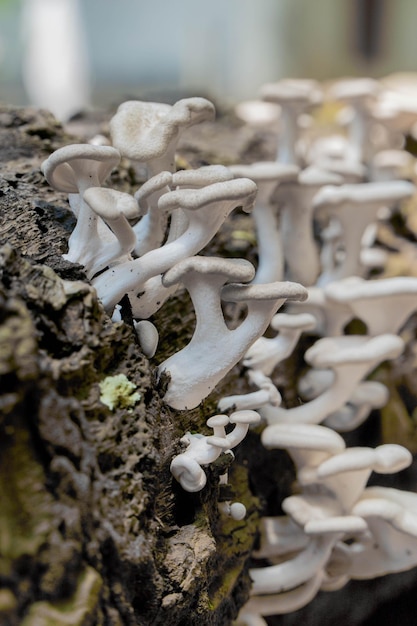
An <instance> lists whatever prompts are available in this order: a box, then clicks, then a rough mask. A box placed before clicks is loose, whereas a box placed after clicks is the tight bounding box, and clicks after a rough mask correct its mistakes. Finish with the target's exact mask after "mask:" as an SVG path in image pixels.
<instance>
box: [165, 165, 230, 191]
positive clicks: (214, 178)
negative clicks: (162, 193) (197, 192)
mask: <svg viewBox="0 0 417 626" xmlns="http://www.w3.org/2000/svg"><path fill="white" fill-rule="evenodd" d="M232 178H233V174H232V172H231V171H230V169H229V168H228V167H226V166H225V165H203V166H202V167H198V168H196V169H190V170H178V172H174V174H172V186H173V187H187V188H190V189H191V188H193V187H197V188H198V187H204V186H205V185H212V184H213V183H220V182H223V181H226V180H231V179H232Z"/></svg>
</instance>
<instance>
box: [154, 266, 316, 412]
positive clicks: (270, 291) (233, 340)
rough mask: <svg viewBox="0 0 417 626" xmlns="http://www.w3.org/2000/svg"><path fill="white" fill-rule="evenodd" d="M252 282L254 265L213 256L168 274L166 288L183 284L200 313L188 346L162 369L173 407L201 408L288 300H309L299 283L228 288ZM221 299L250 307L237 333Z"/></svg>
mask: <svg viewBox="0 0 417 626" xmlns="http://www.w3.org/2000/svg"><path fill="white" fill-rule="evenodd" d="M252 278H253V266H252V265H251V264H250V263H248V262H246V261H243V260H239V259H219V258H214V257H213V258H212V257H193V258H189V259H185V260H183V261H181V262H180V263H178V264H177V265H176V266H174V267H173V268H172V269H171V270H170V271H168V272H167V273H166V274H165V275H164V277H163V284H164V285H165V286H167V287H169V286H170V285H172V284H175V283H179V282H182V284H183V285H184V286H185V287H186V289H187V290H188V292H189V294H190V296H191V299H192V302H193V305H194V309H195V314H196V327H195V331H194V334H193V336H192V338H191V341H190V343H189V344H188V345H187V346H186V347H185V348H183V349H182V350H180V352H177V353H176V354H174V355H172V356H171V357H169V358H168V359H167V360H166V361H164V362H163V363H162V364H161V365H160V366H159V369H158V374H159V376H161V374H162V373H163V372H166V373H167V374H169V375H170V382H169V383H168V387H167V391H166V393H165V396H164V399H165V401H166V402H167V403H168V404H169V405H170V406H172V407H173V408H175V409H179V410H183V409H190V408H193V407H195V406H197V405H198V404H199V403H200V402H201V400H202V399H203V398H205V397H206V396H207V395H208V394H209V393H210V392H211V391H212V390H213V389H214V387H215V386H216V384H217V383H218V382H219V381H220V380H221V378H223V377H224V376H225V375H226V373H227V372H228V371H229V370H230V369H231V368H232V367H233V366H234V365H235V364H236V363H237V362H238V361H239V360H240V359H241V358H242V356H243V354H244V353H245V351H246V350H247V348H248V346H249V345H250V344H251V343H252V342H253V341H255V339H257V338H258V337H259V336H260V335H261V334H262V333H263V332H264V331H265V329H266V328H267V326H268V324H269V322H270V319H271V317H272V315H273V314H274V313H275V312H276V310H277V309H278V308H279V307H280V306H282V304H283V303H284V302H285V301H286V300H287V299H293V298H303V297H305V289H304V288H303V287H301V285H297V284H295V283H272V284H269V285H250V286H245V285H242V284H236V285H227V286H225V287H224V285H225V283H227V282H232V281H238V280H239V281H242V280H243V281H248V280H251V279H252ZM221 299H223V300H226V301H233V302H236V301H245V302H247V303H248V314H247V316H246V318H245V320H244V321H243V322H242V323H241V324H240V326H238V327H237V328H235V329H233V330H231V329H229V328H228V327H227V325H226V323H225V320H224V316H223V312H222V309H221Z"/></svg>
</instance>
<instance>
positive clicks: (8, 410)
mask: <svg viewBox="0 0 417 626" xmlns="http://www.w3.org/2000/svg"><path fill="white" fill-rule="evenodd" d="M106 119H108V118H105V119H104V121H103V122H100V123H99V122H97V119H96V118H94V119H93V120H92V121H91V120H90V121H89V120H87V122H86V121H85V118H84V119H80V120H78V122H77V124H76V122H75V121H74V122H73V124H72V129H73V130H75V129H76V131H77V133H78V135H77V136H69V135H68V134H67V133H66V132H64V130H63V129H62V127H61V126H60V125H59V124H57V123H56V121H55V120H54V119H53V118H52V117H51V116H50V115H49V114H48V113H46V112H42V111H37V110H31V109H19V110H15V109H11V108H7V107H3V108H0V168H1V169H0V245H1V248H0V278H1V280H0V623H1V624H2V625H3V624H4V625H5V626H6V625H7V626H15V625H17V624H22V625H23V626H52V625H53V626H60V625H64V624H66V625H68V624H71V625H73V626H92V625H95V624H97V625H100V624H103V625H122V624H123V625H129V626H130V625H132V626H133V625H137V624H139V625H141V626H142V625H143V626H147V625H151V624H152V625H155V626H158V625H160V624H164V625H175V626H192V625H194V624H198V625H199V626H204V625H213V626H217V625H218V626H226V625H227V624H230V623H231V621H232V620H233V619H234V618H235V617H236V614H237V611H238V609H239V608H240V607H241V606H242V604H243V603H244V601H245V599H246V598H247V595H248V591H249V584H250V581H249V577H248V574H247V570H248V563H249V555H250V550H251V548H252V545H253V544H254V542H255V541H256V529H257V521H258V518H259V515H260V512H261V511H264V512H268V514H269V515H274V514H278V513H279V512H280V502H281V501H282V498H283V497H285V496H286V495H288V494H289V493H290V489H291V481H292V479H293V473H292V468H291V464H290V463H289V461H288V458H287V456H286V455H285V453H282V452H280V451H270V452H267V451H265V450H263V449H262V447H261V446H260V444H259V436H258V434H257V433H256V432H253V433H251V434H250V436H249V437H248V441H247V444H246V445H245V446H243V447H241V448H240V449H239V450H238V451H237V455H236V461H235V462H234V463H233V464H232V466H231V468H230V471H229V478H230V480H229V482H230V485H229V487H230V489H229V491H228V492H227V493H222V492H221V491H220V489H219V481H218V476H219V475H220V474H221V473H223V472H224V465H223V463H222V461H223V459H220V460H219V461H220V462H219V463H218V464H214V466H213V467H211V468H209V469H208V471H207V473H208V484H207V487H206V488H205V489H204V490H203V491H202V492H200V493H198V494H189V493H186V492H184V491H183V490H182V489H181V488H180V487H179V486H178V485H177V483H175V481H173V480H172V477H171V474H170V472H169V463H170V461H171V459H172V456H173V455H174V454H175V453H178V451H179V450H180V444H179V439H180V437H181V436H182V435H183V434H184V432H185V431H187V430H194V431H199V432H202V431H204V423H205V421H206V419H207V418H208V417H210V416H211V415H213V414H215V413H216V412H217V411H216V401H217V399H218V397H219V396H221V395H225V394H227V393H238V392H239V391H243V390H245V389H246V388H247V383H246V380H245V378H244V377H243V375H242V370H241V368H239V367H236V368H234V370H233V371H232V372H231V373H230V374H229V376H228V377H227V378H226V380H225V381H223V382H222V383H221V385H219V388H218V389H217V390H216V393H215V394H213V397H210V398H208V399H207V400H206V401H205V402H204V403H203V404H202V405H201V406H200V407H198V409H195V410H193V411H190V412H176V411H172V410H170V409H169V408H168V407H167V406H166V405H164V403H163V402H162V401H161V398H160V390H159V389H158V388H157V386H156V385H155V380H154V372H155V366H156V365H157V364H158V362H160V361H161V360H162V359H164V358H165V357H166V356H168V355H169V354H171V353H172V352H173V351H174V350H177V349H178V347H181V346H182V345H184V344H185V342H186V341H188V339H189V337H190V336H191V333H192V330H193V313H192V307H191V306H190V302H189V299H188V298H186V297H185V296H184V295H180V296H178V297H177V298H173V299H171V300H170V301H169V302H168V303H167V304H166V305H165V306H164V308H163V309H162V310H161V311H160V312H159V313H158V314H157V315H156V316H155V323H156V325H157V327H158V330H159V332H160V336H161V343H160V346H161V348H160V350H159V351H158V353H157V356H156V358H155V359H153V360H152V362H149V361H148V360H147V359H146V358H145V357H144V356H143V354H142V353H141V350H140V347H139V345H138V343H137V339H136V335H135V333H134V332H133V329H132V325H131V323H130V320H129V319H126V320H124V321H123V322H120V323H113V322H112V321H111V320H110V319H109V318H108V316H107V315H106V314H105V312H104V310H103V308H102V307H101V305H100V303H99V302H98V301H97V299H96V296H95V292H94V290H93V289H92V288H91V287H90V286H89V284H88V282H87V281H86V279H85V275H84V273H83V271H82V268H80V267H78V266H74V265H72V264H70V263H68V262H66V261H64V260H63V259H62V256H61V255H62V253H63V252H65V251H66V245H67V244H66V242H67V239H68V237H69V234H70V232H71V230H72V228H73V226H74V220H73V217H72V214H71V212H70V211H69V209H68V204H67V200H66V197H65V196H64V194H60V193H58V192H55V191H54V190H53V189H51V188H50V187H49V185H48V184H47V183H46V182H45V180H44V178H43V176H42V174H41V172H40V169H39V166H40V164H41V162H42V160H43V159H44V158H46V157H47V156H48V155H49V154H50V152H52V151H53V150H54V149H56V148H57V147H59V146H61V145H63V144H66V143H74V142H79V141H85V140H86V139H89V138H90V137H91V135H92V134H94V132H96V131H98V130H100V131H101V132H106ZM273 152H274V145H273V138H270V137H267V136H265V135H262V134H259V133H255V132H252V131H249V130H248V129H246V128H244V127H241V126H239V125H237V124H236V123H235V122H234V121H233V120H230V119H228V118H221V119H220V120H219V121H218V122H216V124H204V125H202V126H201V128H199V129H196V130H195V132H193V133H192V134H190V135H188V136H187V137H186V138H185V139H184V140H183V142H182V144H181V150H180V164H181V163H187V164H191V165H192V166H198V165H202V164H204V163H215V162H221V163H226V164H227V163H230V162H233V161H245V160H255V159H257V158H268V157H270V156H272V154H273ZM109 182H110V185H112V186H115V187H117V188H118V189H122V190H126V191H132V190H134V189H135V184H137V181H136V183H135V181H134V176H133V172H132V171H131V170H130V169H127V168H126V167H125V166H124V164H122V166H121V167H120V168H119V169H118V170H117V172H115V173H114V174H113V175H112V177H111V180H110V181H109ZM247 219H248V218H247V217H245V216H243V215H240V216H239V215H238V216H237V217H236V218H235V219H234V220H231V221H230V222H229V223H228V224H226V225H225V226H224V228H223V229H222V231H221V232H220V234H219V236H218V237H217V238H216V242H215V244H214V248H213V249H214V250H215V251H216V253H220V254H225V255H232V256H246V257H247V258H249V259H251V260H252V259H253V255H254V247H253V245H252V244H253V239H251V230H250V227H249V226H248V224H247V221H245V220H247ZM231 313H232V314H233V311H232V312H231ZM298 358H299V357H298ZM296 366H297V361H294V360H293V361H291V362H288V363H287V364H285V365H284V367H283V368H282V370H280V372H279V373H278V376H279V377H280V380H279V383H280V389H282V390H283V392H284V395H285V394H286V397H287V399H288V400H289V401H290V402H291V399H293V401H294V398H295V395H294V381H295V379H296V376H295V369H296ZM404 369H406V368H404ZM413 371H414V370H413ZM121 373H122V374H125V375H126V377H127V378H128V379H129V381H131V382H132V383H133V384H134V385H135V391H136V392H137V393H139V394H140V398H139V399H136V397H126V395H125V396H121V397H120V398H119V401H118V403H116V406H115V408H114V409H113V410H110V409H109V408H108V407H107V406H106V405H105V404H103V403H102V402H101V401H100V387H99V384H100V382H101V381H103V379H104V378H105V377H107V376H112V375H116V374H121ZM407 380H410V379H409V378H408V379H407ZM362 434H363V433H362ZM366 443H367V442H362V445H364V444H366ZM252 494H255V495H252ZM222 498H226V499H230V498H233V499H236V500H239V501H241V502H243V503H244V504H245V505H246V507H247V509H248V515H247V517H246V519H245V520H244V521H242V522H236V521H233V520H230V519H227V518H225V517H224V516H222V515H220V514H219V512H218V508H217V503H218V501H219V500H220V499H222ZM392 579H393V580H394V583H393V585H391V586H389V584H386V585H385V586H382V587H381V585H380V584H378V582H375V583H370V585H369V586H368V589H371V590H373V593H374V594H375V596H374V597H377V598H381V597H382V594H384V597H387V596H388V595H389V593H392V595H394V596H398V594H399V593H400V591H401V590H404V588H407V589H409V588H412V586H413V585H414V584H415V579H416V576H415V573H414V572H411V573H408V574H406V575H404V576H403V579H402V578H401V576H396V577H392ZM388 582H389V581H388ZM378 589H379V590H380V591H378ZM381 590H382V591H381ZM389 590H391V591H389ZM353 593H354V594H355V600H354V602H352V586H350V587H349V588H347V590H342V591H341V592H337V593H336V594H321V595H320V597H319V599H318V600H317V601H316V602H315V603H313V604H312V605H310V607H307V608H306V609H305V610H304V612H303V613H300V615H298V614H294V615H293V616H288V617H282V618H274V619H272V620H270V621H271V624H272V623H274V624H283V625H284V624H285V625H287V624H288V625H290V624H295V623H298V624H299V623H304V624H308V625H312V626H313V625H314V624H320V625H321V626H324V625H326V624H329V625H330V624H334V623H335V622H336V620H337V622H338V623H339V624H340V625H342V624H350V625H351V626H352V625H353V624H360V623H361V622H362V621H363V618H364V617H366V616H367V615H369V611H368V610H365V609H366V607H368V606H369V601H368V600H367V597H366V595H367V584H366V583H360V584H357V585H353ZM359 605H361V607H362V609H361V610H359V608H357V607H359ZM354 609H355V610H354ZM297 620H298V621H297ZM403 623H407V622H404V621H403Z"/></svg>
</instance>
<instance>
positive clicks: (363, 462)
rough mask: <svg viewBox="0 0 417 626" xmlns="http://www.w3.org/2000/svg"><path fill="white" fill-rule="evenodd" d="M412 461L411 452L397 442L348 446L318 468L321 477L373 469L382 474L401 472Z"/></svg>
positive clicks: (318, 474)
mask: <svg viewBox="0 0 417 626" xmlns="http://www.w3.org/2000/svg"><path fill="white" fill-rule="evenodd" d="M411 462H412V455H411V453H410V452H409V451H408V450H407V449H406V448H404V447H403V446H399V445H396V444H385V445H382V446H378V448H376V449H373V448H366V447H354V448H347V449H346V450H343V452H340V453H339V454H336V455H335V456H333V457H331V458H330V459H326V460H325V461H323V463H321V464H320V466H319V467H318V469H317V476H318V478H320V479H323V478H328V477H330V476H336V475H338V474H343V473H345V472H356V471H360V470H373V471H375V472H378V473H380V474H391V473H394V472H399V471H401V470H403V469H405V468H406V467H408V466H409V465H410V463H411Z"/></svg>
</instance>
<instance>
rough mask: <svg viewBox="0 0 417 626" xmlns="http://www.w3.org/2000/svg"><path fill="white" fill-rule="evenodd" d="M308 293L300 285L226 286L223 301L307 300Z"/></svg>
mask: <svg viewBox="0 0 417 626" xmlns="http://www.w3.org/2000/svg"><path fill="white" fill-rule="evenodd" d="M307 297H308V292H307V289H306V288H305V287H303V286H302V285H299V284H298V283H292V282H288V281H287V282H285V281H284V282H276V283H268V284H265V285H262V284H259V285H237V284H236V285H234V284H233V285H225V286H224V287H223V289H222V300H224V301H225V302H248V301H256V300H276V299H284V300H299V301H300V300H301V301H302V300H306V299H307Z"/></svg>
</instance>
